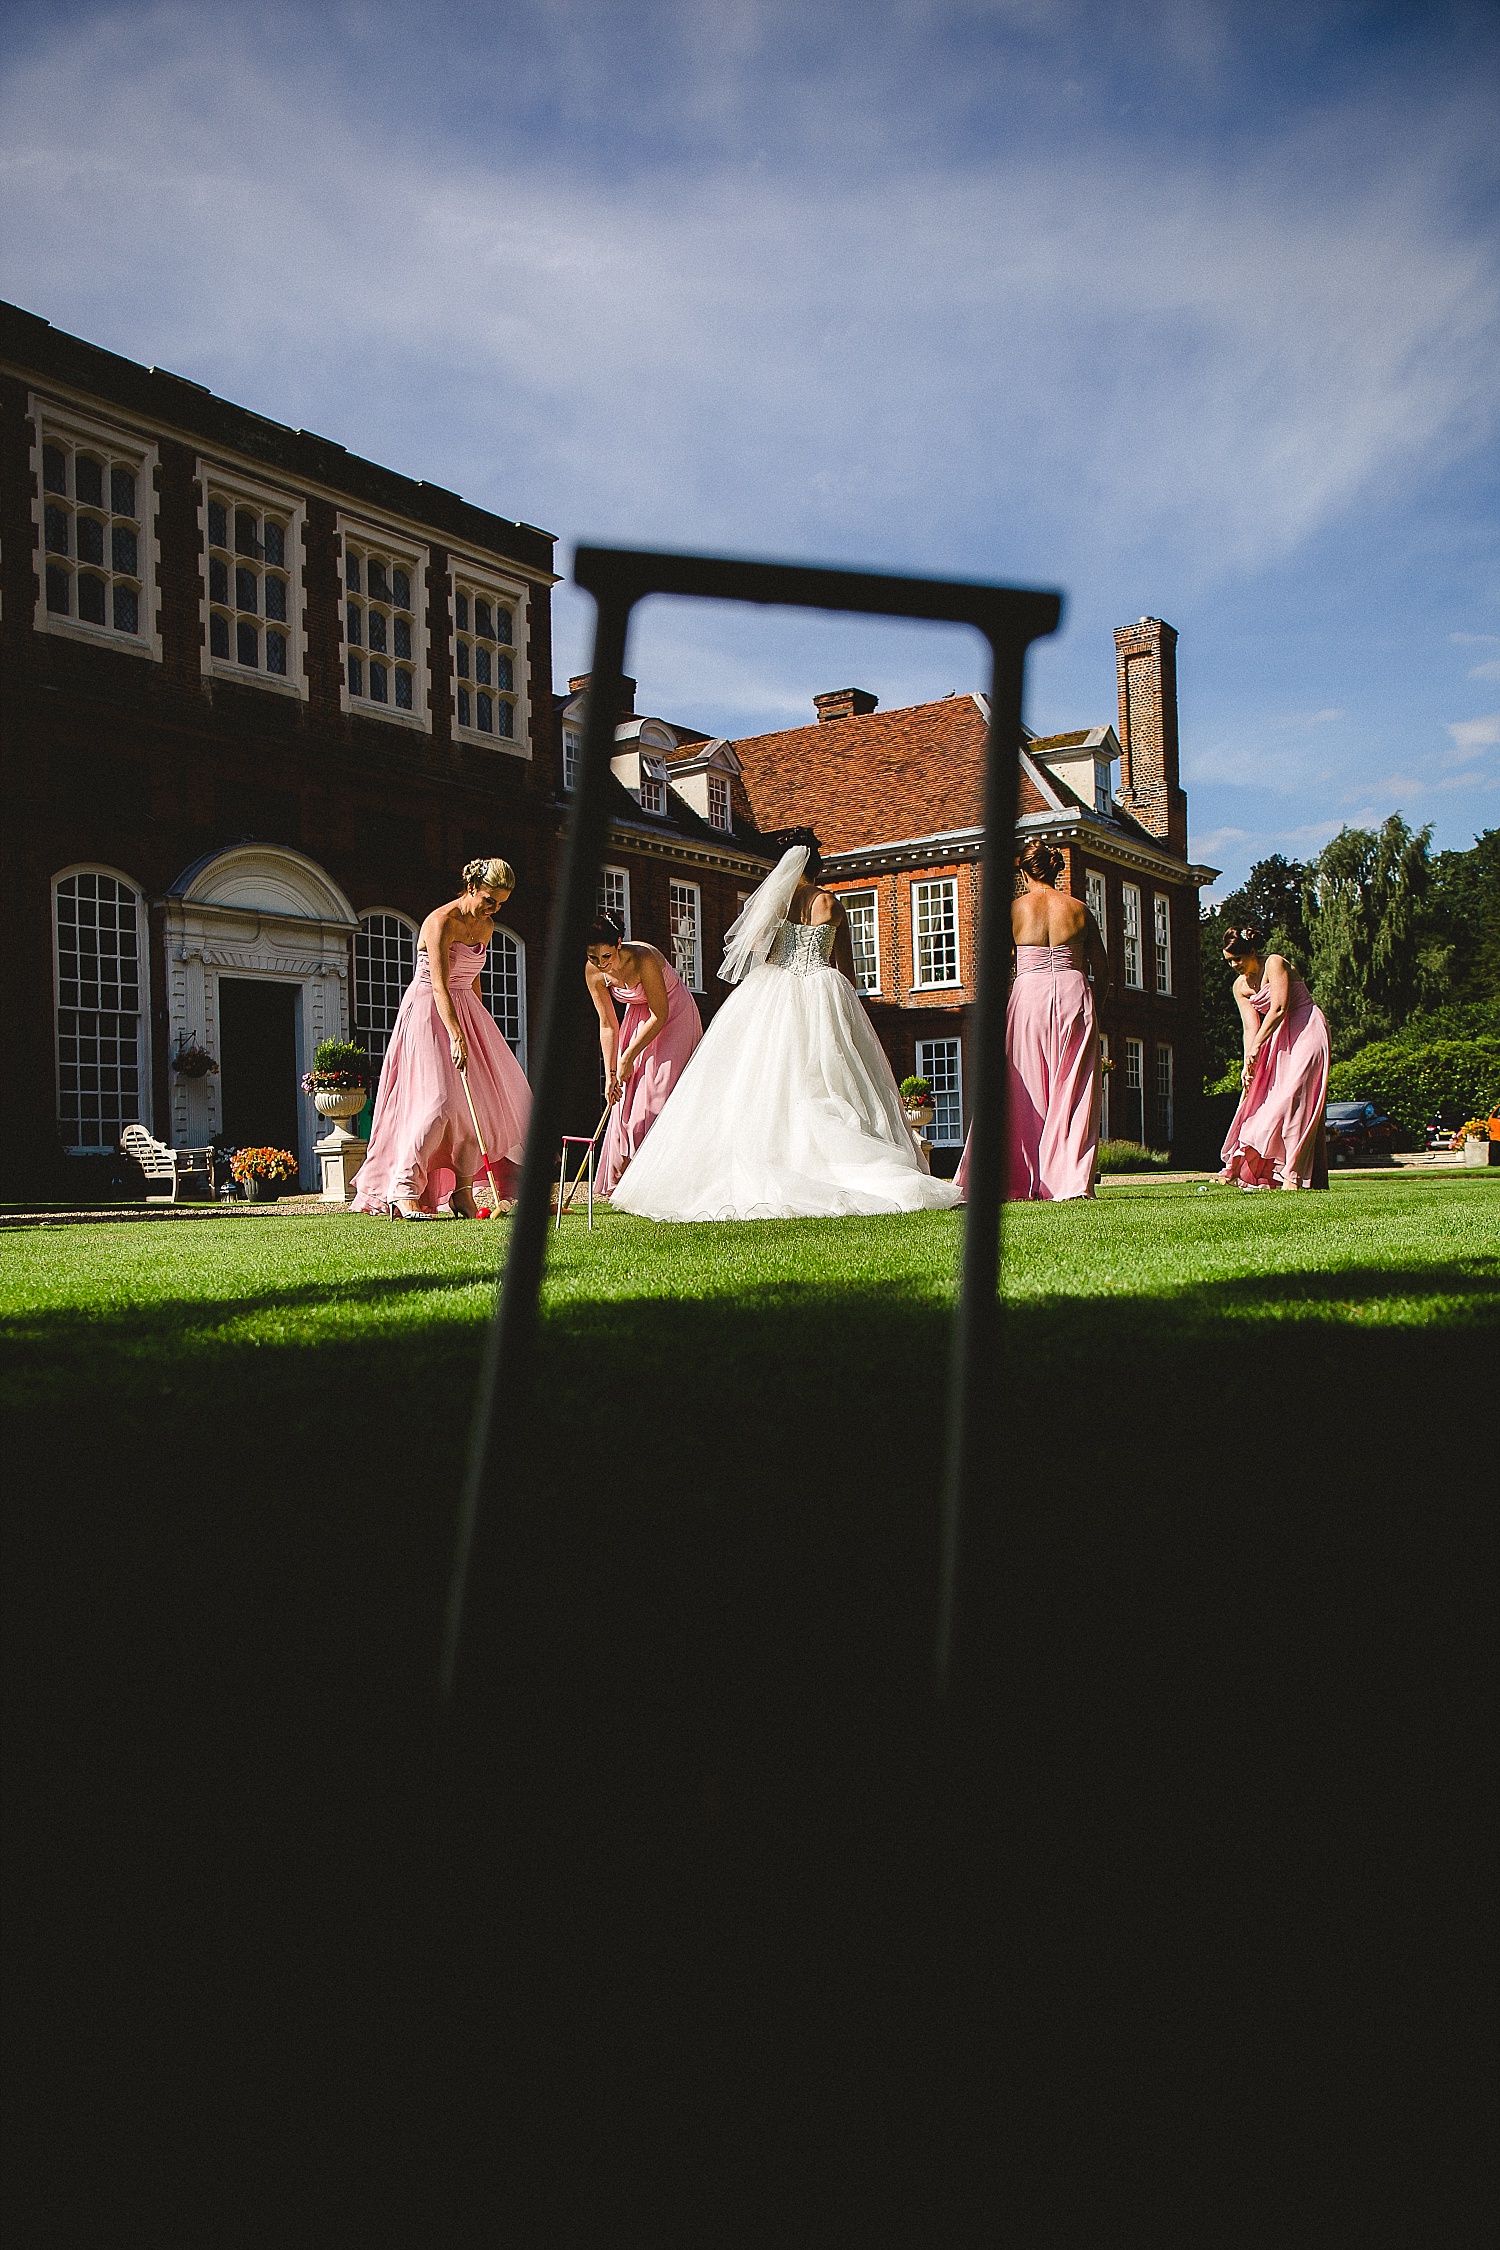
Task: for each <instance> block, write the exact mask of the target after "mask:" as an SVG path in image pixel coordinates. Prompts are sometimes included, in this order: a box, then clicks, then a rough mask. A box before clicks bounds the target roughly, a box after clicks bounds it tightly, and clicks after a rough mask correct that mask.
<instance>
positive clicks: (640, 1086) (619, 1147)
mask: <svg viewBox="0 0 1500 2250" xmlns="http://www.w3.org/2000/svg"><path fill="white" fill-rule="evenodd" d="M631 950H632V952H648V953H656V948H655V946H644V947H643V946H633V947H632V948H631ZM656 958H657V960H658V961H659V962H660V964H661V973H662V981H663V982H664V983H665V985H666V988H667V1020H666V1022H665V1023H664V1024H663V1025H662V1027H661V1029H660V1031H659V1032H658V1033H657V1034H656V1037H655V1038H654V1039H653V1040H652V1042H651V1044H650V1046H649V1047H647V1048H646V1050H645V1052H644V1053H643V1054H642V1055H640V1056H639V1057H638V1058H637V1060H636V1064H635V1067H634V1069H633V1070H632V1071H631V1073H630V1083H629V1085H628V1086H627V1087H626V1089H625V1091H624V1093H623V1094H622V1095H621V1096H620V1099H619V1100H618V1101H617V1102H616V1103H615V1106H614V1108H613V1109H612V1110H611V1111H610V1113H609V1124H608V1126H607V1128H606V1130H605V1134H604V1146H603V1148H602V1149H601V1150H600V1151H599V1179H598V1192H599V1194H600V1195H609V1194H611V1193H612V1192H613V1191H614V1189H615V1188H616V1187H618V1185H619V1183H620V1179H621V1176H622V1174H623V1173H624V1170H625V1167H626V1165H627V1164H628V1163H629V1162H630V1160H631V1158H632V1157H633V1156H634V1155H635V1152H636V1150H637V1149H638V1148H639V1147H640V1145H641V1143H642V1141H643V1140H644V1139H645V1138H646V1135H647V1134H648V1133H649V1132H650V1130H651V1128H652V1126H653V1125H654V1124H655V1123H656V1120H657V1118H658V1117H660V1115H661V1113H662V1110H663V1108H664V1107H665V1105H666V1099H667V1096H668V1094H670V1093H671V1091H672V1089H673V1087H674V1086H675V1085H676V1084H677V1081H678V1079H679V1078H680V1077H681V1076H682V1073H683V1071H684V1069H685V1068H686V1066H687V1062H688V1058H689V1056H690V1055H691V1054H692V1052H693V1049H694V1048H695V1047H696V1046H697V1044H698V1042H699V1040H700V1039H701V1038H702V1037H703V1018H702V1017H701V1016H700V1015H699V1013H698V1003H697V1001H696V1000H695V999H694V998H693V996H692V994H691V993H690V992H689V990H688V988H687V986H686V985H685V984H684V983H683V981H682V979H681V978H680V977H679V976H678V974H677V971H676V970H675V969H674V968H673V966H672V964H671V962H670V961H669V960H667V958H666V957H665V955H664V954H661V953H657V954H656ZM609 989H610V991H611V992H612V993H613V994H614V997H615V998H616V999H617V1000H623V1001H624V1003H625V1020H624V1022H623V1023H622V1024H621V1026H620V1044H619V1046H618V1047H617V1048H616V1050H615V1052H616V1053H617V1054H623V1053H624V1052H625V1049H626V1048H627V1047H628V1046H629V1045H630V1042H631V1040H632V1039H633V1038H634V1037H635V1035H636V1033H637V1032H638V1031H639V1030H640V1028H641V1026H642V1025H643V1024H645V1023H649V1022H650V1020H651V1003H650V1001H649V1000H648V999H647V998H646V993H645V988H644V986H642V985H639V984H630V985H616V984H612V985H611V986H610V988H609Z"/></svg>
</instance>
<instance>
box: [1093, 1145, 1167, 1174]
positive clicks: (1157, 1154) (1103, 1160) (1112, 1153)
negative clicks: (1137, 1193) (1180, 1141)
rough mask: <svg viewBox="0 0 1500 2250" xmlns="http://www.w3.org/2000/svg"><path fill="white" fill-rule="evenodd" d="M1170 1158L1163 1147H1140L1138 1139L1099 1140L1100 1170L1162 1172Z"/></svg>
mask: <svg viewBox="0 0 1500 2250" xmlns="http://www.w3.org/2000/svg"><path fill="white" fill-rule="evenodd" d="M1170 1161H1171V1158H1170V1157H1169V1155H1168V1153H1167V1151H1166V1150H1165V1149H1164V1148H1142V1146H1141V1144H1140V1142H1139V1141H1101V1142H1100V1143H1099V1169H1100V1171H1101V1172H1164V1171H1165V1170H1166V1168H1167V1165H1168V1164H1169V1163H1170Z"/></svg>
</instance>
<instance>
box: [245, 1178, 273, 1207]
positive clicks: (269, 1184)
mask: <svg viewBox="0 0 1500 2250" xmlns="http://www.w3.org/2000/svg"><path fill="white" fill-rule="evenodd" d="M241 1184H242V1186H243V1187H244V1190H245V1201H246V1202H247V1203H275V1202H276V1201H277V1199H278V1197H279V1196H280V1194H281V1182H280V1180H257V1179H253V1178H252V1179H248V1180H245V1181H243V1182H242V1183H241Z"/></svg>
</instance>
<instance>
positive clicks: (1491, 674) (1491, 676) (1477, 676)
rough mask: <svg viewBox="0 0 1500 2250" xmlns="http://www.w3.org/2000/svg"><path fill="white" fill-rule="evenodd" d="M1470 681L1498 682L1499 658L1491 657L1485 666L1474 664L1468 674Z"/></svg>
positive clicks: (1499, 671)
mask: <svg viewBox="0 0 1500 2250" xmlns="http://www.w3.org/2000/svg"><path fill="white" fill-rule="evenodd" d="M1469 678H1470V679H1471V680H1500V656H1492V657H1491V658H1490V660H1489V662H1488V663H1487V664H1476V665H1475V666H1474V669H1473V670H1472V671H1471V672H1470V674H1469Z"/></svg>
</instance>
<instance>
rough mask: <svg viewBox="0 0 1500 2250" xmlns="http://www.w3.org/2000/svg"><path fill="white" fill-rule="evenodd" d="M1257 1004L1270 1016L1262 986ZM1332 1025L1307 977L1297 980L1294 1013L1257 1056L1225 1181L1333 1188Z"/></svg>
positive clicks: (1290, 1003)
mask: <svg viewBox="0 0 1500 2250" xmlns="http://www.w3.org/2000/svg"><path fill="white" fill-rule="evenodd" d="M1250 1005H1251V1007H1252V1008H1254V1010H1255V1012H1256V1014H1257V1015H1261V1016H1263V1015H1264V1014H1265V1013H1266V1011H1267V1009H1268V1008H1269V1007H1270V1005H1271V995H1270V993H1269V992H1268V991H1267V990H1266V988H1265V986H1264V985H1262V986H1261V988H1260V990H1259V992H1252V993H1251V995H1250ZM1328 1059H1329V1057H1328V1022H1327V1018H1326V1017H1325V1016H1324V1014H1323V1011H1322V1009H1321V1008H1320V1007H1319V1006H1318V1004H1317V1002H1316V1001H1315V1000H1314V999H1313V996H1312V994H1311V993H1310V992H1309V991H1308V989H1307V986H1306V985H1305V984H1304V983H1303V982H1302V979H1301V978H1300V977H1296V976H1294V977H1292V978H1291V991H1290V994H1289V996H1288V999H1287V1010H1286V1014H1285V1015H1284V1016H1283V1017H1282V1019H1281V1022H1280V1023H1279V1024H1278V1025H1277V1027H1276V1030H1275V1032H1274V1033H1273V1034H1272V1036H1271V1038H1270V1039H1269V1040H1268V1042H1267V1043H1266V1045H1265V1046H1264V1047H1262V1048H1261V1050H1260V1053H1259V1054H1258V1055H1257V1056H1256V1058H1255V1074H1254V1076H1253V1077H1252V1078H1251V1080H1250V1083H1249V1085H1248V1086H1247V1087H1246V1089H1245V1091H1244V1093H1243V1094H1242V1095H1241V1096H1240V1106H1239V1108H1238V1109H1237V1110H1236V1111H1235V1113H1234V1122H1233V1124H1232V1125H1231V1126H1230V1128H1229V1133H1228V1136H1227V1138H1226V1140H1225V1142H1224V1148H1223V1152H1222V1153H1223V1158H1224V1169H1223V1171H1222V1172H1221V1173H1220V1174H1219V1177H1220V1179H1221V1180H1238V1181H1240V1182H1241V1184H1242V1185H1243V1186H1245V1187H1265V1188H1326V1187H1327V1185H1328V1144H1327V1141H1326V1138H1325V1136H1324V1131H1323V1112H1324V1107H1325V1105H1326V1103H1327V1100H1328Z"/></svg>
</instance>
